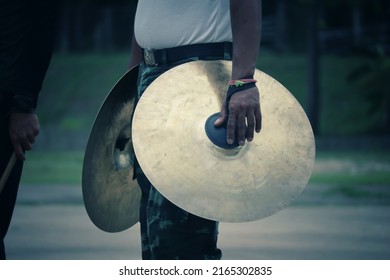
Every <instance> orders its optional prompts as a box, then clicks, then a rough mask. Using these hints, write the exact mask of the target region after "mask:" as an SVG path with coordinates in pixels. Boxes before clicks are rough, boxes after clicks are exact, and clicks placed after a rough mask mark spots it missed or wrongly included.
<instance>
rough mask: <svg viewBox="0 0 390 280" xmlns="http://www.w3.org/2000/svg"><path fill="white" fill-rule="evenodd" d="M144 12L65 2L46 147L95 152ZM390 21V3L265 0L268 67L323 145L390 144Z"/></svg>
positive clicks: (49, 86) (49, 91) (47, 89)
mask: <svg viewBox="0 0 390 280" xmlns="http://www.w3.org/2000/svg"><path fill="white" fill-rule="evenodd" d="M136 5H137V1H134V0H133V1H131V0H111V1H108V0H107V1H105V0H63V1H60V2H59V6H58V33H57V38H56V43H55V54H54V56H53V60H52V63H51V65H50V68H49V71H48V74H47V77H46V80H45V83H44V87H43V90H42V92H41V97H40V103H39V113H40V118H41V122H42V135H41V138H42V139H41V141H40V143H41V146H43V147H45V148H47V147H64V148H76V149H77V148H79V149H80V148H83V147H84V146H85V143H86V138H87V137H88V133H89V129H90V127H91V126H92V124H93V120H94V117H95V115H96V113H97V111H98V110H99V107H100V104H101V103H102V101H103V100H104V97H105V96H106V95H107V94H108V92H109V91H110V89H111V88H112V86H113V85H114V84H115V83H116V81H117V80H118V79H119V78H120V77H121V76H122V75H123V74H124V73H125V72H126V70H127V64H128V61H129V57H130V55H131V54H130V44H131V38H132V30H133V20H134V14H135V9H136ZM389 15H390V2H389V1H384V0H354V1H352V0H318V1H311V0H275V1H263V30H262V43H261V55H260V57H259V61H258V68H260V69H261V70H263V71H265V72H268V73H269V74H271V75H273V76H274V77H275V78H276V79H278V80H279V81H280V82H282V83H283V84H284V85H285V86H286V87H287V88H288V89H289V90H290V91H291V92H292V93H293V94H294V95H295V96H296V98H297V99H298V101H299V102H300V103H301V104H302V106H303V107H304V109H305V110H306V112H307V114H308V117H309V119H310V121H311V123H312V126H313V130H314V132H315V134H316V136H318V139H319V140H320V139H322V138H326V137H328V138H329V137H331V138H332V139H336V138H339V139H341V138H342V137H351V136H353V137H360V138H361V136H364V137H365V139H366V138H367V137H366V136H371V138H372V136H376V137H377V139H376V140H375V141H380V143H382V142H384V144H386V145H387V144H388V142H387V140H386V139H387V136H388V134H389V131H390V130H389V128H390V125H389V123H390V121H389V115H390V113H389V110H390V109H389V108H390V106H389V99H390V97H389V96H390V93H389V83H390V81H389V79H388V78H386V77H388V74H389V49H390V23H389V21H388V19H389ZM60 135H61V137H59V136H60ZM378 137H379V140H378ZM363 141H366V140H363ZM328 142H329V141H328ZM347 144H348V145H350V144H351V143H350V141H349V140H347ZM37 146H39V144H38V145H37ZM320 146H321V145H320Z"/></svg>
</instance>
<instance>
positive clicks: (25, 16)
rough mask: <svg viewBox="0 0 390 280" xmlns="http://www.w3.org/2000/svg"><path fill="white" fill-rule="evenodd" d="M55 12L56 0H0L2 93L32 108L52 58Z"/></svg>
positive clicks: (0, 83)
mask: <svg viewBox="0 0 390 280" xmlns="http://www.w3.org/2000/svg"><path fill="white" fill-rule="evenodd" d="M56 12H57V5H56V0H34V1H32V0H0V91H1V92H2V93H3V94H11V95H12V96H13V97H15V96H16V97H20V98H21V99H24V100H32V101H33V102H34V104H35V106H36V102H37V99H38V95H39V92H40V90H41V87H42V83H43V80H44V77H45V74H46V71H47V68H48V66H49V63H50V59H51V56H52V51H53V42H54V36H55V31H56ZM35 106H34V107H35Z"/></svg>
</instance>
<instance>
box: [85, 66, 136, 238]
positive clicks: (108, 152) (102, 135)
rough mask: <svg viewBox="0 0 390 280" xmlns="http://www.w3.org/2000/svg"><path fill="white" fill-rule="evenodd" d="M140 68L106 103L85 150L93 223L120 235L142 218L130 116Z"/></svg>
mask: <svg viewBox="0 0 390 280" xmlns="http://www.w3.org/2000/svg"><path fill="white" fill-rule="evenodd" d="M137 77H138V67H135V68H133V69H131V70H129V71H128V72H127V73H126V74H125V75H124V76H123V77H122V78H121V79H120V80H119V81H118V82H117V83H116V84H115V85H114V87H113V88H112V90H111V91H110V93H109V94H108V95H107V97H106V99H105V100H104V102H103V104H102V106H101V108H100V110H99V112H98V114H97V116H96V119H95V122H94V124H93V127H92V130H91V132H90V136H89V140H88V144H87V147H86V150H85V155H84V162H83V173H82V190H83V199H84V205H85V208H86V210H87V213H88V215H89V218H90V219H91V220H92V222H93V223H94V224H95V225H96V226H97V227H98V228H99V229H101V230H103V231H107V232H119V231H123V230H126V229H128V228H130V227H131V226H133V225H134V224H136V223H137V222H138V219H139V204H140V197H141V191H140V189H139V186H138V183H137V181H136V180H133V169H134V168H133V166H134V151H133V147H132V135H131V116H132V114H133V112H134V105H135V104H134V102H135V97H136V94H137Z"/></svg>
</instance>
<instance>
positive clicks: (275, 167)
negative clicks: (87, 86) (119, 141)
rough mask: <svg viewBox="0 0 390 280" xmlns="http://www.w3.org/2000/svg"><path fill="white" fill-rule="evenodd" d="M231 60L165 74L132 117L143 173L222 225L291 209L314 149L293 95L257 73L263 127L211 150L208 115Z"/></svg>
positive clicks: (190, 65)
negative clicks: (240, 141)
mask: <svg viewBox="0 0 390 280" xmlns="http://www.w3.org/2000/svg"><path fill="white" fill-rule="evenodd" d="M230 73H231V62H227V61H196V62H190V63H186V64H183V65H180V66H177V67H175V68H173V69H172V70H169V71H168V72H166V73H164V74H163V75H161V76H160V77H159V78H157V79H156V80H155V81H154V82H153V83H152V84H151V85H150V86H149V87H148V88H147V90H146V91H145V92H144V94H143V95H142V97H141V99H140V101H139V103H138V105H137V107H136V109H135V112H134V117H133V123H132V137H133V138H132V139H133V145H134V152H135V154H136V156H137V160H138V162H139V164H140V166H141V168H142V169H143V171H144V173H145V175H146V176H147V177H148V179H149V180H150V181H151V183H152V184H153V185H154V186H155V187H156V188H157V189H158V190H159V191H160V192H161V193H162V194H163V195H164V196H165V197H166V198H167V199H169V200H170V201H171V202H173V203H174V204H176V205H177V206H179V207H181V208H182V209H184V210H186V211H188V212H190V213H193V214H195V215H198V216H200V217H204V218H207V219H211V220H216V221H221V222H248V221H254V220H258V219H262V218H265V217H267V216H270V215H273V214H274V213H276V212H278V211H280V210H282V209H283V208H285V207H287V206H288V205H290V204H291V202H292V201H293V200H294V199H296V198H297V197H298V196H299V195H300V193H301V192H302V191H303V190H304V188H305V187H306V185H307V182H308V180H309V178H310V176H311V173H312V170H313V167H314V159H315V144H314V136H313V132H312V128H311V125H310V123H309V121H308V119H307V116H306V114H305V112H304V110H303V109H302V107H301V106H300V104H299V103H298V102H297V100H296V99H295V98H294V97H293V95H292V94H291V93H290V92H289V91H288V90H287V89H286V88H285V87H284V86H283V85H281V84H280V83H279V82H278V81H277V80H275V79H274V78H272V77H270V76H269V75H267V74H265V73H264V72H262V71H260V70H256V73H255V77H254V78H255V79H256V80H257V81H258V82H257V86H258V88H259V91H260V104H261V112H262V130H261V132H260V133H258V134H256V135H255V137H254V140H253V141H252V142H250V143H247V144H245V146H243V147H239V148H236V149H232V150H225V149H223V148H219V147H217V146H215V145H214V144H213V143H212V142H211V141H210V140H209V139H208V137H207V135H206V133H205V128H204V126H205V122H206V120H207V118H208V117H209V116H210V115H212V114H214V113H216V112H219V111H220V107H221V104H222V101H223V99H224V96H225V93H226V89H227V83H228V81H229V78H230Z"/></svg>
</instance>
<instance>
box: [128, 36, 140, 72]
mask: <svg viewBox="0 0 390 280" xmlns="http://www.w3.org/2000/svg"><path fill="white" fill-rule="evenodd" d="M141 61H142V49H141V47H140V46H139V45H138V43H137V41H136V40H135V37H134V34H133V39H132V41H131V50H130V62H129V69H131V68H133V67H134V66H137V65H138V64H140V63H141Z"/></svg>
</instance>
